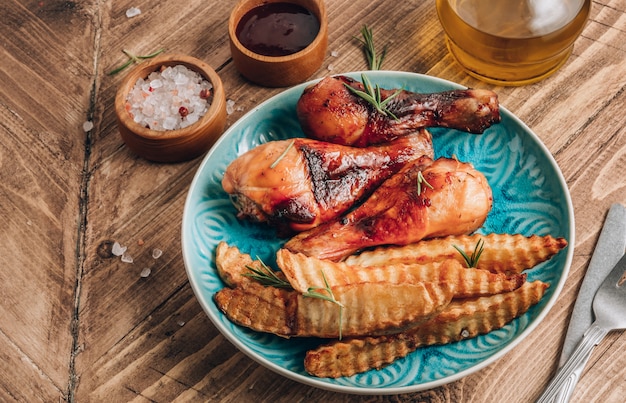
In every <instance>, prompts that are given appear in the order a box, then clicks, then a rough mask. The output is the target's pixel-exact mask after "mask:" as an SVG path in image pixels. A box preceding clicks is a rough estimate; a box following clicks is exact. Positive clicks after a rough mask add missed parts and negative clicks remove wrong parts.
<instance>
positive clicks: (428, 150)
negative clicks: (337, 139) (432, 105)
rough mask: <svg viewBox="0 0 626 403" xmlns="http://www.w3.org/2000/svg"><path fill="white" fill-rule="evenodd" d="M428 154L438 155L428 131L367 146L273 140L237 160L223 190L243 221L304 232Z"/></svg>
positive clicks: (232, 164)
mask: <svg viewBox="0 0 626 403" xmlns="http://www.w3.org/2000/svg"><path fill="white" fill-rule="evenodd" d="M424 155H426V156H430V157H432V156H433V148H432V138H431V135H430V133H429V132H428V131H426V130H425V129H424V130H420V131H419V132H417V133H415V134H413V135H410V136H406V137H403V138H400V139H397V140H396V141H393V142H390V143H388V144H385V145H380V146H372V147H366V148H355V147H348V146H342V145H337V144H332V143H326V142H322V141H317V140H312V139H306V138H295V139H291V140H281V141H272V142H268V143H265V144H262V145H260V146H258V147H255V148H254V149H252V150H250V151H248V152H247V153H245V154H243V155H241V156H240V157H238V158H237V159H235V160H234V161H233V162H232V163H231V164H230V165H229V166H228V167H227V169H226V172H225V174H224V178H223V180H222V187H223V188H224V190H225V191H226V192H227V193H229V194H230V195H231V200H232V201H233V203H234V204H235V206H236V208H237V209H238V210H239V214H238V215H239V217H240V218H244V217H248V218H251V219H253V220H255V221H259V222H264V221H268V222H270V223H273V224H275V225H276V226H278V227H279V229H280V230H281V231H285V230H288V229H291V230H292V231H303V230H307V229H310V228H313V227H315V226H317V225H319V224H321V223H322V222H326V221H329V220H332V219H334V218H336V217H338V216H339V215H341V214H343V213H345V212H346V211H347V210H348V209H350V208H351V207H352V206H354V204H355V203H357V202H359V201H361V200H363V198H365V197H367V196H369V195H370V194H371V193H372V192H373V191H374V189H375V188H376V187H378V186H379V185H380V184H381V183H382V182H383V181H384V180H386V179H387V178H389V177H390V176H391V175H393V174H394V173H396V172H398V171H399V170H400V169H401V168H402V167H404V166H405V165H406V164H407V163H409V162H411V161H414V160H416V159H418V158H420V157H422V156H424ZM285 225H286V226H287V228H284V226H285ZM281 226H283V227H281Z"/></svg>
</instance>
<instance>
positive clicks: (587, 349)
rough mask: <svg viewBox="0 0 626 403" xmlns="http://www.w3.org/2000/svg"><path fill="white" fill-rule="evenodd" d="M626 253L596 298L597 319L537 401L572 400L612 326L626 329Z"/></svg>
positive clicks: (594, 302) (603, 283) (595, 311)
mask: <svg viewBox="0 0 626 403" xmlns="http://www.w3.org/2000/svg"><path fill="white" fill-rule="evenodd" d="M625 271H626V255H624V256H623V257H622V258H621V259H620V261H619V262H617V264H616V265H615V267H614V268H613V270H611V273H609V275H608V276H607V277H606V279H604V281H603V282H602V285H600V288H599V289H598V291H597V292H596V295H595V297H594V299H593V313H594V315H595V321H594V322H593V323H592V324H591V326H590V327H589V329H587V330H586V331H585V335H584V337H583V339H582V340H581V342H580V343H579V344H578V346H577V347H576V350H574V352H573V353H572V355H571V356H570V358H569V359H568V360H567V361H566V362H565V364H564V365H563V366H562V367H561V368H560V369H559V371H558V372H557V374H556V375H555V377H554V378H553V379H552V381H551V382H550V384H549V385H548V387H547V388H546V390H545V391H544V392H543V394H542V395H541V396H540V397H539V400H537V403H548V402H567V401H569V398H570V396H571V395H572V392H573V391H574V388H575V387H576V384H577V383H578V379H580V375H581V374H582V372H583V369H584V368H585V365H586V364H587V361H588V360H589V357H591V352H592V351H593V348H594V347H595V346H597V345H598V344H600V342H601V341H602V340H603V339H604V337H605V336H606V335H607V333H609V332H610V331H611V330H622V329H626V315H625V314H624V312H626V284H624V283H625V280H626V279H625V276H624V274H625V273H624V272H625Z"/></svg>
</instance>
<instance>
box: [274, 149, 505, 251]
mask: <svg viewBox="0 0 626 403" xmlns="http://www.w3.org/2000/svg"><path fill="white" fill-rule="evenodd" d="M492 201H493V198H492V193H491V188H490V187H489V184H488V183H487V179H486V178H485V176H484V175H483V174H482V173H480V172H479V171H477V170H476V169H474V167H473V166H472V165H471V164H468V163H463V162H460V161H457V160H455V159H447V158H440V159H437V160H435V161H432V160H431V159H430V158H428V157H423V158H420V159H419V160H417V161H414V162H412V163H411V164H409V165H407V166H406V167H404V168H403V169H402V170H401V171H400V172H398V173H397V174H395V175H393V176H392V177H391V178H389V179H388V180H386V181H385V182H384V183H383V184H382V185H381V186H380V187H379V188H378V189H377V190H376V191H375V192H374V193H373V194H372V195H371V196H370V197H369V198H368V199H367V200H366V201H365V202H363V204H361V205H360V206H358V207H357V208H355V209H354V210H352V211H351V212H349V213H347V214H346V215H345V216H343V217H339V218H337V219H335V220H333V221H330V222H328V223H325V224H323V225H320V226H318V227H316V228H313V229H311V230H309V231H305V232H302V233H300V234H298V235H296V236H295V237H293V238H292V239H290V240H289V241H288V242H287V243H286V244H285V245H284V247H285V248H286V249H288V250H290V251H292V252H294V253H297V252H300V253H303V254H305V255H307V256H314V257H317V258H319V259H329V260H334V261H339V260H341V259H343V258H345V257H347V256H348V255H351V254H353V253H355V252H357V251H359V250H361V249H364V248H368V247H373V246H380V245H407V244H410V243H414V242H417V241H420V240H422V239H425V238H434V237H439V236H446V235H461V234H469V233H471V232H473V231H474V230H476V229H478V228H479V227H480V226H482V224H483V223H484V222H485V219H486V218H487V214H488V213H489V211H490V210H491V206H492Z"/></svg>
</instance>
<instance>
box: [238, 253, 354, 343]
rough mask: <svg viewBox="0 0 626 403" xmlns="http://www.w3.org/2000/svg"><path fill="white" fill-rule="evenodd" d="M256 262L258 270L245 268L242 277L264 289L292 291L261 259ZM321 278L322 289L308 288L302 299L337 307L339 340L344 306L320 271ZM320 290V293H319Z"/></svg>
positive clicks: (286, 282)
mask: <svg viewBox="0 0 626 403" xmlns="http://www.w3.org/2000/svg"><path fill="white" fill-rule="evenodd" d="M257 260H259V262H261V267H260V268H255V267H252V266H246V269H248V270H249V271H250V272H249V273H243V275H244V276H247V277H250V278H252V279H253V280H255V281H258V282H259V283H260V284H261V285H262V286H264V287H276V288H285V289H287V290H293V287H292V286H291V284H289V282H288V281H287V280H285V279H282V278H280V277H278V276H277V275H276V273H275V272H274V270H272V269H270V268H269V267H267V265H266V264H265V263H263V261H262V260H261V259H259V258H258V257H257ZM322 278H323V279H324V287H309V288H308V289H307V291H306V292H304V293H302V296H303V297H307V298H317V299H321V300H324V301H329V302H332V303H333V304H335V305H337V306H339V339H340V340H341V327H342V324H343V308H344V305H343V304H342V303H341V302H339V301H337V299H336V298H335V295H334V294H333V290H332V289H331V288H330V285H329V284H328V280H327V279H326V275H325V274H324V272H323V271H322ZM320 290H321V292H320Z"/></svg>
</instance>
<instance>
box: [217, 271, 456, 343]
mask: <svg viewBox="0 0 626 403" xmlns="http://www.w3.org/2000/svg"><path fill="white" fill-rule="evenodd" d="M332 291H333V294H334V297H335V299H336V301H337V302H338V303H339V304H341V305H342V306H343V310H341V309H340V307H339V305H338V304H335V303H333V302H331V301H327V300H323V299H319V298H314V297H308V296H305V295H303V294H301V293H299V292H296V291H292V290H284V289H278V288H275V287H263V286H260V285H257V284H250V285H244V286H242V287H235V288H224V289H222V290H220V291H218V292H217V293H216V294H215V296H214V300H215V302H216V304H217V306H218V308H219V309H220V310H221V311H222V312H223V313H224V314H225V315H226V316H227V317H228V318H229V319H230V320H231V321H233V322H235V323H237V324H240V325H243V326H246V327H249V328H251V329H253V330H257V331H260V332H266V333H274V334H277V335H279V336H283V337H292V336H297V337H321V338H337V337H339V336H340V335H343V336H359V335H378V334H387V333H397V332H398V331H400V330H403V329H406V328H408V327H411V326H413V325H415V324H416V323H419V322H421V321H424V320H426V319H428V318H429V317H431V316H432V315H434V314H436V313H438V312H440V311H441V310H442V309H444V308H445V307H446V306H447V305H448V304H449V303H450V301H451V300H452V291H453V290H452V287H451V286H450V285H449V284H448V283H436V282H423V283H417V284H390V283H385V282H378V283H360V284H349V285H344V286H337V287H333V288H332ZM339 326H341V331H340V328H339Z"/></svg>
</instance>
